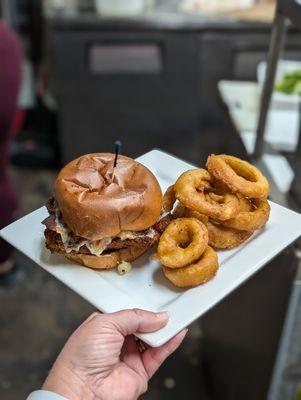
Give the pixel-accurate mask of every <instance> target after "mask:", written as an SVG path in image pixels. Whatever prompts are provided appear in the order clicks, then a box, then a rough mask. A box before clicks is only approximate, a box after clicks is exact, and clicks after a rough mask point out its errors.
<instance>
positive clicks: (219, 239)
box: [207, 221, 253, 249]
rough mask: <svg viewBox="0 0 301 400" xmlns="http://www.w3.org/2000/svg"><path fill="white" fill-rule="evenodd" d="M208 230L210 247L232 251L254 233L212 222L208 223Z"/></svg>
mask: <svg viewBox="0 0 301 400" xmlns="http://www.w3.org/2000/svg"><path fill="white" fill-rule="evenodd" d="M207 229H208V235H209V245H210V246H213V247H214V248H215V249H232V248H233V247H236V246H239V245H240V244H242V243H243V242H245V241H246V240H247V239H249V237H250V236H252V234H253V232H248V231H240V230H237V229H232V228H226V227H224V226H222V225H220V224H217V223H215V222H212V221H208V223H207Z"/></svg>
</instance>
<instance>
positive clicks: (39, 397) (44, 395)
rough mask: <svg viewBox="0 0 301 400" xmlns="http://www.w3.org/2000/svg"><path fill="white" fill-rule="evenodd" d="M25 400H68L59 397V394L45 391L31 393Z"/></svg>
mask: <svg viewBox="0 0 301 400" xmlns="http://www.w3.org/2000/svg"><path fill="white" fill-rule="evenodd" d="M27 400H68V399H66V397H63V396H60V395H59V394H56V393H53V392H48V391H47V390H36V391H35V392H32V393H31V394H30V395H29V397H27Z"/></svg>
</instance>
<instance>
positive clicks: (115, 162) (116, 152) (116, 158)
mask: <svg viewBox="0 0 301 400" xmlns="http://www.w3.org/2000/svg"><path fill="white" fill-rule="evenodd" d="M120 149H121V141H120V140H116V142H115V159H114V165H113V173H112V182H113V181H114V176H115V168H116V165H117V160H118V155H119V153H120Z"/></svg>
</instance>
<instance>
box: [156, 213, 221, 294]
mask: <svg viewBox="0 0 301 400" xmlns="http://www.w3.org/2000/svg"><path fill="white" fill-rule="evenodd" d="M158 258H159V260H160V262H161V263H162V265H163V273H164V275H165V276H166V277H167V279H169V280H170V281H171V282H172V283H173V284H174V285H176V286H178V287H193V286H198V285H200V284H202V283H205V282H207V281H208V280H210V279H211V278H213V277H214V275H215V274H216V272H217V270H218V258H217V254H216V252H215V251H214V250H213V249H212V248H211V247H210V246H208V231H207V228H206V226H205V225H204V224H203V223H202V222H200V221H199V219H196V218H178V219H174V220H173V221H172V222H171V223H170V224H169V225H168V226H167V228H166V229H165V231H164V232H163V234H162V236H161V238H160V241H159V245H158Z"/></svg>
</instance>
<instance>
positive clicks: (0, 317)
mask: <svg viewBox="0 0 301 400" xmlns="http://www.w3.org/2000/svg"><path fill="white" fill-rule="evenodd" d="M11 173H12V179H13V181H14V183H15V186H16V189H17V191H18V194H19V198H20V200H21V211H20V214H21V215H25V214H27V213H28V212H30V211H32V210H34V209H36V208H38V207H40V206H41V205H43V204H44V203H45V201H46V199H47V198H48V196H49V194H50V188H51V185H52V181H53V179H54V176H55V172H52V171H48V170H42V171H38V170H26V169H24V168H19V169H17V168H12V170H11ZM15 257H16V260H17V264H18V266H19V269H20V272H19V276H18V280H17V282H16V283H15V284H13V285H12V286H10V287H6V288H1V287H0V304H1V308H0V321H1V330H0V354H1V357H0V398H1V399H3V400H4V399H5V400H21V399H25V398H26V396H27V395H28V393H29V392H31V391H32V390H34V389H37V388H40V387H41V384H42V382H43V380H44V379H45V377H46V375H47V372H48V370H49V368H50V367H51V364H52V362H53V361H54V359H55V357H56V355H57V354H58V352H59V350H60V348H61V347H62V345H63V344H64V342H65V341H66V339H67V338H68V336H69V335H70V334H71V333H72V331H73V330H74V329H75V328H76V327H77V326H78V325H79V324H80V323H81V321H83V319H85V318H86V317H87V316H88V315H89V314H90V313H91V312H92V311H93V307H92V306H90V305H89V304H88V303H87V302H86V301H84V300H82V299H81V298H80V297H79V296H78V295H77V294H75V293H73V292H72V291H71V290H69V289H68V288H67V287H66V286H64V285H63V284H62V283H60V282H59V281H57V280H56V279H55V278H53V277H52V276H50V275H49V274H48V273H46V272H45V271H43V270H42V269H41V268H39V267H38V266H37V265H35V264H34V263H33V262H31V260H29V259H28V258H26V257H25V256H23V255H22V254H20V253H16V255H15ZM200 338H201V329H200V325H199V323H195V324H194V325H193V326H191V328H190V331H189V334H188V337H187V338H186V341H185V343H184V344H183V346H182V347H181V349H180V350H179V351H178V352H177V353H176V354H175V355H174V356H172V357H171V358H170V359H169V360H168V361H167V362H166V363H165V365H164V367H163V368H162V369H161V370H160V372H159V373H158V374H157V375H156V376H155V377H154V378H153V379H152V382H151V384H150V388H149V392H148V393H147V394H146V395H145V396H143V399H145V400H150V399H156V400H161V399H162V400H163V399H164V400H167V399H182V398H183V397H184V396H185V395H186V394H187V387H188V388H189V389H190V393H191V395H192V396H193V398H195V399H199V398H202V399H205V400H206V398H207V396H206V394H205V388H204V383H203V381H202V379H203V378H202V372H201V366H200V362H201V340H200Z"/></svg>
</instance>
